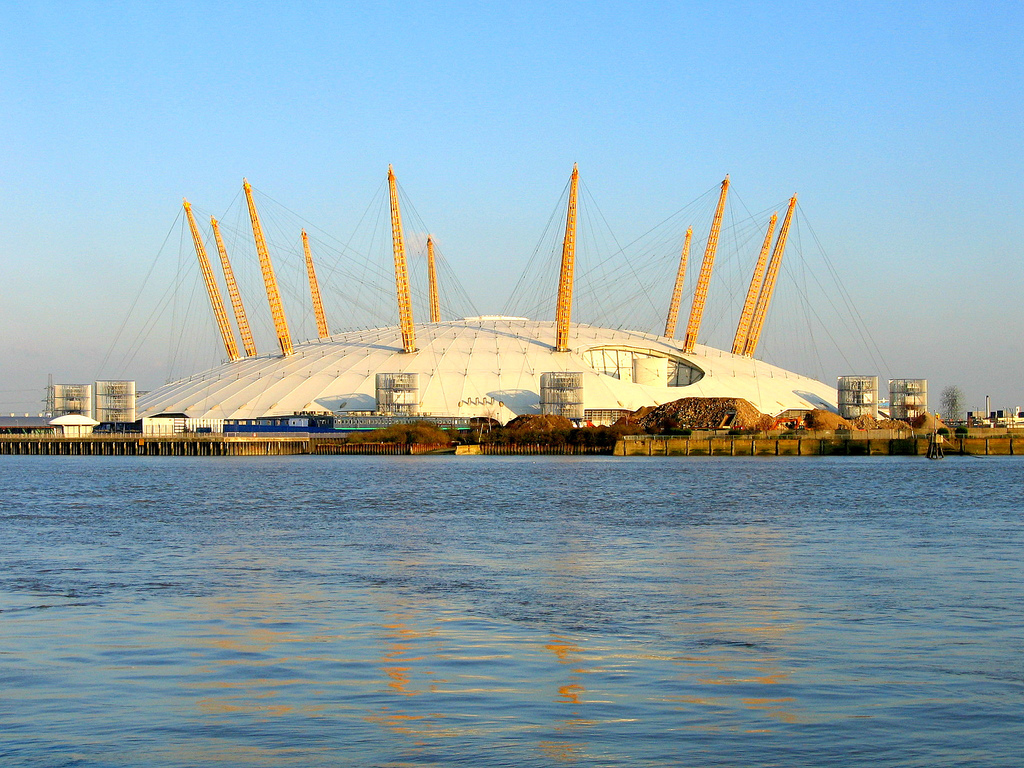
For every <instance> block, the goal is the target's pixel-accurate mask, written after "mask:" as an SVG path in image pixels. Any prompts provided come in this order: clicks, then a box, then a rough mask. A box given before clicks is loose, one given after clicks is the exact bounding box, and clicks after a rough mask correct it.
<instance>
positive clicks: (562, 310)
mask: <svg viewBox="0 0 1024 768" xmlns="http://www.w3.org/2000/svg"><path fill="white" fill-rule="evenodd" d="M579 178H580V172H579V169H577V167H576V163H573V164H572V177H571V178H570V179H569V208H568V210H567V212H566V215H565V238H564V239H563V240H562V268H561V271H560V272H559V275H558V304H557V305H556V307H555V352H568V351H569V320H570V318H571V316H572V283H573V268H574V266H575V261H576V192H577V188H578V187H579Z"/></svg>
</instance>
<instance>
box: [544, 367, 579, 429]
mask: <svg viewBox="0 0 1024 768" xmlns="http://www.w3.org/2000/svg"><path fill="white" fill-rule="evenodd" d="M540 412H541V413H542V414H544V415H545V416H565V418H567V419H577V420H578V419H582V418H583V373H582V372H580V371H556V372H553V373H542V374H541V375H540Z"/></svg>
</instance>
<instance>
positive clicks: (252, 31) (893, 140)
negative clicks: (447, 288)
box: [0, 2, 1024, 413]
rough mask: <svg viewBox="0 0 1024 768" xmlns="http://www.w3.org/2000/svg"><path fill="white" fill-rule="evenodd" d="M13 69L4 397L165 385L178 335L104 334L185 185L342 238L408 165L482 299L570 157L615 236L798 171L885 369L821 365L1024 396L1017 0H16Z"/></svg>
mask: <svg viewBox="0 0 1024 768" xmlns="http://www.w3.org/2000/svg"><path fill="white" fill-rule="evenodd" d="M0 71H2V72H3V73H4V76H3V78H2V80H0V108H2V112H3V115H4V118H3V119H2V120H0V140H2V142H3V146H4V148H5V151H4V152H3V153H0V269H2V273H3V281H2V284H3V292H2V296H3V301H2V306H0V328H2V335H0V411H2V412H4V413H9V412H12V411H13V412H20V413H24V412H37V411H38V410H39V400H40V399H41V397H42V390H43V387H44V386H45V382H46V375H47V374H49V373H53V374H54V376H55V378H56V380H57V381H62V382H79V381H81V382H89V381H92V380H93V379H94V378H96V377H98V376H111V377H115V376H117V377H119V376H127V377H129V378H136V379H138V380H139V384H140V387H145V388H149V387H152V386H155V385H158V384H160V383H162V381H163V379H164V378H165V377H166V375H167V365H166V356H167V346H166V345H165V344H163V343H156V342H154V343H153V344H152V346H151V347H145V345H144V348H143V349H142V350H140V351H139V352H138V353H137V354H136V355H135V356H134V357H133V358H132V360H131V364H130V369H124V370H114V369H112V368H111V367H110V362H109V361H110V359H111V356H110V355H109V352H110V348H111V339H113V338H114V337H115V335H116V334H117V331H118V329H119V328H120V326H121V324H122V322H123V321H124V320H125V317H126V313H127V312H128V309H129V306H130V305H131V303H132V301H133V299H134V298H135V296H136V295H137V293H138V291H139V286H140V285H141V284H142V282H143V278H144V277H145V275H146V273H147V270H148V269H149V267H150V265H151V264H152V262H153V261H154V258H155V257H156V255H157V254H158V252H160V248H161V243H162V242H163V241H164V238H165V236H166V235H167V233H168V230H169V228H171V226H172V224H173V222H174V220H175V217H176V216H177V215H178V212H179V210H180V202H181V197H182V196H183V195H184V196H187V197H189V199H190V200H192V201H193V203H194V204H196V205H197V207H198V208H201V209H202V210H206V211H212V212H215V213H217V214H220V213H221V212H222V211H224V210H225V209H227V208H228V207H229V205H230V204H231V203H232V200H235V199H236V195H237V193H238V190H239V186H240V183H241V179H242V177H243V176H247V177H248V178H249V179H250V181H252V182H253V184H254V186H256V187H257V188H258V189H259V190H261V191H263V192H265V193H266V194H267V195H269V196H270V197H272V198H273V199H274V200H277V201H279V202H281V203H282V204H284V205H286V206H287V207H288V208H290V209H291V210H293V211H297V212H299V213H301V214H302V216H303V217H305V218H306V219H308V220H309V221H311V222H315V223H316V225H318V226H319V227H321V228H322V229H324V230H326V231H328V232H331V233H334V234H335V235H336V236H337V237H339V238H340V239H342V240H345V239H347V238H348V237H349V236H350V235H351V233H352V231H353V230H354V228H355V227H356V225H357V222H358V219H359V217H360V215H361V214H362V213H363V212H364V211H365V210H366V209H367V205H368V204H369V203H370V201H371V199H372V198H373V197H374V195H376V194H378V193H379V187H380V182H381V180H382V179H383V178H384V174H385V173H386V169H387V165H388V163H393V164H394V166H395V169H396V172H397V173H398V174H399V178H400V180H401V182H402V185H403V189H404V190H405V193H406V194H407V195H408V196H409V198H410V199H411V200H412V201H413V202H414V203H415V205H416V210H417V212H418V213H419V215H420V216H421V217H422V219H423V221H424V222H425V224H426V226H427V227H429V229H430V230H431V231H432V232H434V233H435V235H437V236H438V238H439V242H441V243H443V248H444V254H445V257H446V258H447V260H448V261H449V263H450V264H451V266H452V268H453V269H454V270H455V271H456V272H457V273H458V274H459V276H460V279H461V281H462V284H463V285H464V286H465V287H466V289H467V291H468V292H469V293H470V294H471V295H472V296H473V299H474V302H475V303H476V305H477V307H478V308H479V309H480V311H482V312H495V311H498V310H500V308H501V307H502V305H503V303H504V301H505V299H506V297H507V293H508V288H509V286H510V285H512V284H514V283H515V281H516V279H517V278H518V276H519V274H520V272H521V271H522V270H523V268H524V267H525V265H526V264H527V262H528V260H529V258H530V255H531V253H532V251H533V249H534V248H535V247H536V245H537V242H538V237H539V236H540V233H541V231H542V230H543V227H544V225H545V222H546V221H547V220H548V218H549V216H550V215H551V212H552V210H553V207H554V206H555V204H556V202H557V200H558V195H559V193H560V191H561V190H562V189H563V187H564V185H565V181H566V179H567V177H568V173H569V171H570V170H571V167H572V163H573V162H578V163H579V165H580V170H581V174H582V176H583V178H584V179H585V182H586V184H587V188H588V191H589V192H590V193H591V194H592V195H593V197H594V199H595V200H596V201H597V203H598V204H599V205H600V210H601V212H602V214H603V215H604V216H605V217H606V218H607V220H608V225H609V227H610V229H611V231H612V232H614V234H615V237H616V238H618V239H620V240H621V241H628V240H630V239H632V238H633V237H635V236H636V235H638V234H640V233H641V232H643V231H645V230H646V229H647V228H648V227H650V226H653V225H654V224H656V223H658V222H659V221H661V220H662V219H663V218H665V217H666V216H667V215H669V214H670V213H672V212H673V211H676V210H678V209H679V208H681V207H683V206H684V205H686V204H687V203H689V202H690V201H692V200H694V199H695V198H697V197H698V196H700V195H702V194H704V193H706V192H707V190H709V189H712V188H714V187H715V186H716V185H717V184H718V182H719V181H720V180H721V178H722V176H723V175H724V174H725V173H729V174H731V179H732V182H733V188H734V190H735V191H736V192H737V194H738V195H740V198H738V199H740V200H742V201H743V203H744V204H746V205H748V206H749V207H750V209H751V210H755V211H761V210H763V209H765V208H767V207H768V206H772V205H777V204H778V202H779V201H783V200H785V198H787V197H788V196H789V195H790V194H792V193H793V192H794V191H796V192H799V194H800V201H801V211H802V213H803V214H805V215H806V219H807V221H808V222H809V224H810V225H812V226H813V232H814V234H815V235H816V236H817V237H818V238H819V239H820V241H821V242H822V244H823V246H824V248H825V250H826V251H827V253H828V255H829V257H830V258H831V260H832V262H833V264H834V265H835V267H836V270H837V272H838V274H839V276H840V278H841V281H842V285H843V288H844V290H846V291H847V292H848V293H849V295H850V296H851V297H852V298H853V300H854V303H855V305H856V309H857V311H858V312H859V313H860V316H861V317H862V319H863V322H864V324H865V326H866V327H867V329H868V332H869V334H870V337H871V338H872V339H873V340H874V343H875V344H876V345H877V347H878V350H879V352H880V354H881V356H882V358H883V359H884V360H885V362H886V369H883V370H877V368H878V365H877V363H876V361H874V360H873V359H872V358H871V356H869V355H866V354H865V353H863V352H862V351H860V350H858V349H857V345H856V344H854V343H852V341H851V343H850V344H849V348H848V349H846V350H845V351H844V354H843V355H836V354H835V353H833V352H830V351H827V350H826V351H823V352H821V353H820V354H819V362H818V366H819V368H820V370H819V371H811V372H812V373H821V375H822V376H823V378H825V379H826V380H828V378H829V377H834V376H836V375H840V374H844V373H854V372H855V373H878V374H879V375H881V376H882V377H883V378H885V377H886V376H889V375H891V376H894V377H902V376H908V377H925V378H928V379H929V382H930V389H931V391H932V392H933V397H934V396H936V395H937V393H938V391H939V389H941V387H942V386H945V385H946V384H950V383H955V384H958V385H960V386H961V387H962V388H963V389H964V390H965V391H966V392H967V393H968V395H969V400H970V403H971V405H972V406H974V405H979V406H980V405H981V404H982V403H983V398H984V396H985V395H986V394H990V395H992V396H993V400H994V407H1004V406H1010V405H1024V390H1022V386H1021V384H1020V381H1021V379H1022V373H1024V365H1022V363H1021V360H1022V352H1024V350H1022V346H1024V343H1022V341H1021V330H1022V327H1024V305H1022V302H1021V301H1020V299H1019V293H1020V288H1019V286H1020V285H1021V284H1022V282H1024V268H1022V266H1021V256H1022V250H1024V249H1022V246H1021V243H1022V242H1024V225H1022V223H1021V218H1022V216H1021V214H1022V205H1021V203H1022V200H1024V195H1022V193H1021V188H1020V186H1019V184H1018V180H1019V179H1020V178H1021V177H1022V176H1024V159H1022V158H1024V153H1022V151H1021V144H1022V142H1021V135H1022V131H1021V126H1022V123H1024V121H1022V106H1021V105H1022V104H1024V4H1021V3H1019V2H994V3H987V4H977V5H976V6H975V5H974V4H962V3H961V4H954V3H945V2H907V3H874V2H864V3H824V2H815V3H795V2H789V3H786V2H783V3H774V4H761V3H728V2H726V3H715V4H710V3H682V2H677V3H643V2H636V3H602V2H591V3H567V2H544V3H532V2H518V3H514V4H507V5H506V4H497V3H494V4H483V3H444V2H441V3H415V2H380V3H353V4H347V3H298V2H296V3H287V2H281V3H216V4H196V3H188V2H181V3H140V2H133V3H110V2H104V3H52V4H48V3H27V2H18V3H14V2H5V3H0ZM695 234H696V233H695ZM175 238H177V235H175ZM755 250H756V248H755ZM755 255H756V254H750V258H751V259H753V257H754V256H755ZM178 258H179V255H178V250H177V239H175V245H174V253H173V254H172V255H171V256H170V257H169V259H170V261H171V262H172V263H174V262H176V261H177V260H178ZM787 258H788V256H787ZM162 268H163V267H159V268H158V270H157V276H158V277H159V276H160V275H161V274H163V273H161V272H160V269H162ZM811 268H812V269H813V266H812V267H811ZM164 279H170V278H166V277H165V278H164ZM552 290H553V287H552ZM714 291H715V284H714V283H713V284H712V292H714ZM147 300H148V299H143V301H144V302H145V301H147ZM203 311H204V312H205V314H204V315H203V316H202V318H201V319H202V323H203V324H202V325H201V326H199V327H200V328H201V329H205V331H203V330H200V331H197V333H200V334H201V333H203V332H205V333H207V334H208V345H209V348H210V350H211V351H212V354H213V355H214V357H215V356H216V353H217V344H218V341H217V336H216V331H215V329H214V327H213V325H212V321H211V320H210V318H209V312H208V310H206V309H205V308H204V309H203ZM337 311H339V312H340V311H342V310H341V309H340V308H339V309H338V310H337ZM780 312H783V310H780ZM773 317H774V316H773ZM133 322H134V321H133ZM826 322H828V321H827V320H826ZM336 325H339V326H344V322H338V323H336ZM837 327H838V326H837ZM837 335H840V336H841V334H840V333H839V332H838V331H837ZM712 340H713V339H712ZM841 343H844V345H845V342H841ZM775 349H776V352H777V354H778V355H779V357H777V358H773V359H772V362H775V363H778V364H780V365H784V366H786V367H794V368H800V364H799V362H800V361H787V359H786V358H785V355H786V350H787V347H786V345H785V344H784V342H783V341H782V340H781V339H780V340H779V342H778V343H776V345H775ZM114 357H116V355H115V356H114ZM104 360H107V363H104ZM787 363H789V365H787ZM850 368H853V369H855V370H850ZM805 372H806V371H805ZM936 404H937V403H936Z"/></svg>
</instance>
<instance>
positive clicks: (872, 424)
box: [851, 414, 910, 429]
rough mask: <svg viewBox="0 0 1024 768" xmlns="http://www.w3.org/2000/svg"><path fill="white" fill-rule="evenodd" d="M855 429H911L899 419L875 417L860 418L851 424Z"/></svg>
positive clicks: (865, 416) (864, 416)
mask: <svg viewBox="0 0 1024 768" xmlns="http://www.w3.org/2000/svg"><path fill="white" fill-rule="evenodd" d="M851 423H852V424H853V428H854V429H910V425H909V424H908V423H907V422H905V421H899V420H898V419H876V418H875V417H874V416H868V415H867V414H864V415H863V416H858V417H857V418H856V419H854V420H853V422H851Z"/></svg>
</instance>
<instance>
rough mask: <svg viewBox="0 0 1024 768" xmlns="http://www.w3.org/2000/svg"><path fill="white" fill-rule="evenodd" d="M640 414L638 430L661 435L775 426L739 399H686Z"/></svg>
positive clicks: (768, 417) (767, 417)
mask: <svg viewBox="0 0 1024 768" xmlns="http://www.w3.org/2000/svg"><path fill="white" fill-rule="evenodd" d="M640 410H641V411H643V410H645V409H640ZM638 414H640V411H637V414H634V417H635V423H636V425H637V426H639V427H643V428H644V429H648V430H650V429H654V430H658V431H662V430H665V429H672V428H676V427H688V428H690V429H721V428H723V427H729V428H732V429H767V428H769V427H770V426H771V423H772V418H771V417H770V416H766V415H765V414H763V413H761V412H760V411H759V410H757V408H755V407H754V406H753V405H751V404H750V402H749V401H747V400H744V399H742V398H739V397H684V398H682V399H681V400H673V401H672V402H671V403H665V404H664V405H659V406H658V407H657V408H653V409H651V410H649V411H648V412H647V413H645V414H643V415H638Z"/></svg>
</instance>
